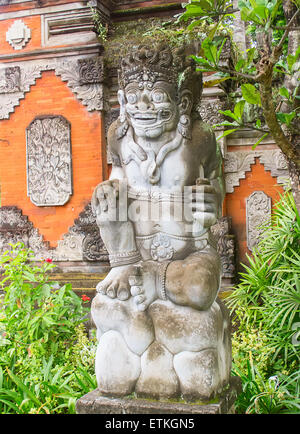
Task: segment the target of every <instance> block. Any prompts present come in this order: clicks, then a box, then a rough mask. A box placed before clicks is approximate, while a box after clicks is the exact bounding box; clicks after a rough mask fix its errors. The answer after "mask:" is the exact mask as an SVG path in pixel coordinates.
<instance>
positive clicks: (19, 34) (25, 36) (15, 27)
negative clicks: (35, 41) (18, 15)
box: [6, 20, 31, 50]
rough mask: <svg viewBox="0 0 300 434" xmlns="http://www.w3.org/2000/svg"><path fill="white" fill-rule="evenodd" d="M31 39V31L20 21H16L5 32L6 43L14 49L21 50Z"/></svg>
mask: <svg viewBox="0 0 300 434" xmlns="http://www.w3.org/2000/svg"><path fill="white" fill-rule="evenodd" d="M30 38H31V30H30V28H29V27H27V26H26V24H25V23H24V22H23V21H22V20H16V21H14V22H13V24H12V25H11V26H10V28H9V29H8V30H7V32H6V41H7V42H8V43H9V44H10V45H11V46H12V47H13V48H14V49H15V50H22V48H24V47H25V45H26V44H27V42H28V41H29V39H30Z"/></svg>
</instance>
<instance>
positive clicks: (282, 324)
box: [227, 192, 300, 412]
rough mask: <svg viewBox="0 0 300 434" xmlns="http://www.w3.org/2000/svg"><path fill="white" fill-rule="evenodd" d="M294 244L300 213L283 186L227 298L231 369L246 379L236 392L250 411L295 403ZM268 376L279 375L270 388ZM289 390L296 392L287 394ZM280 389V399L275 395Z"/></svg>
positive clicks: (297, 275) (297, 290) (298, 280)
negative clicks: (240, 391) (231, 319)
mask: <svg viewBox="0 0 300 434" xmlns="http://www.w3.org/2000/svg"><path fill="white" fill-rule="evenodd" d="M299 246H300V218H299V215H298V213H297V209H296V206H295V203H294V200H293V197H292V195H291V193H289V192H288V193H285V194H284V195H283V196H282V197H281V199H280V201H279V202H278V203H277V204H276V208H275V210H274V212H273V214H272V219H271V222H270V224H269V225H267V226H266V227H265V230H264V233H263V235H262V238H261V240H260V242H259V244H258V246H257V248H256V250H254V252H253V256H252V257H250V256H248V259H249V265H247V266H246V265H244V268H245V272H243V273H241V279H240V282H239V284H238V285H237V286H236V288H235V290H234V291H233V292H232V294H231V295H230V296H229V297H228V299H227V305H228V306H229V308H230V309H231V313H232V314H233V315H234V321H235V322H236V323H237V324H238V326H239V328H238V331H236V332H235V333H234V334H233V359H234V367H235V371H236V372H237V373H238V375H240V376H241V377H242V380H243V382H244V384H247V387H245V388H244V391H243V394H244V395H243V396H242V397H241V398H240V405H241V408H242V409H243V410H246V409H245V405H246V404H245V402H248V406H249V405H250V404H249V403H250V402H251V406H250V407H249V409H248V411H250V409H251V411H252V412H253V411H257V412H284V411H286V410H293V411H295V410H296V409H297V408H298V407H299V379H300V371H299V362H300V354H299V346H298V342H296V340H295V339H293V337H294V336H295V334H296V333H297V325H300V323H299V318H300V315H299V313H300V255H299V250H300V249H299ZM249 360H250V361H251V363H250V365H249ZM249 366H250V367H251V369H250V367H249ZM250 374H251V375H250ZM274 376H277V377H278V378H279V379H280V380H279V383H278V384H279V386H280V387H279V386H278V388H277V389H276V390H273V389H272V387H271V383H270V382H269V380H268V379H269V378H270V377H271V378H272V377H274ZM284 376H285V378H284V380H283V377H284ZM292 378H293V379H294V380H293V381H292V380H291V379H292ZM272 384H273V383H272ZM249 385H250V386H251V387H250V386H249ZM293 385H294V386H293ZM293 391H294V393H298V395H294V397H293V395H292V393H293ZM281 392H282V393H284V396H285V400H284V405H283V404H282V402H283V401H282V400H280V399H279V400H277V401H278V403H277V401H276V399H277V398H278V396H281V395H280V393H281ZM273 395H274V396H273ZM250 397H251V399H250ZM271 398H272V399H271ZM279 401H280V402H279ZM268 403H269V404H268ZM297 406H298V407H297ZM247 408H248V407H247Z"/></svg>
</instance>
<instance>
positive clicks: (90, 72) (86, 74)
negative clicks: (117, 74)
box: [78, 57, 104, 85]
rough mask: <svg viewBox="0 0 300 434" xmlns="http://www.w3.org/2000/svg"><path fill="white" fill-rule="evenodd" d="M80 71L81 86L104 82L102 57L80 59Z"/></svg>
mask: <svg viewBox="0 0 300 434" xmlns="http://www.w3.org/2000/svg"><path fill="white" fill-rule="evenodd" d="M78 70H79V84H80V85H84V84H91V83H102V82H103V77H104V71H103V62H102V60H101V58H100V57H91V58H89V59H78Z"/></svg>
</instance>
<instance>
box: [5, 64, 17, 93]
mask: <svg viewBox="0 0 300 434" xmlns="http://www.w3.org/2000/svg"><path fill="white" fill-rule="evenodd" d="M19 91H20V67H19V66H11V67H8V68H4V69H2V71H0V94H2V93H14V92H19Z"/></svg>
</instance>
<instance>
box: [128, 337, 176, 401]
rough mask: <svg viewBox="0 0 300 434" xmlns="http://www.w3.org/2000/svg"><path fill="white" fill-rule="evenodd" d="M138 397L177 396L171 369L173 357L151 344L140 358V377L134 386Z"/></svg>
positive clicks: (157, 345)
mask: <svg viewBox="0 0 300 434" xmlns="http://www.w3.org/2000/svg"><path fill="white" fill-rule="evenodd" d="M135 390H136V393H137V395H138V396H139V395H140V396H151V397H153V398H157V399H160V398H173V397H176V396H178V394H179V382H178V378H177V375H176V373H175V371H174V368H173V355H172V354H171V353H170V352H169V351H168V350H167V349H166V348H164V347H163V346H162V345H160V344H159V343H157V342H153V344H151V345H150V347H149V348H148V349H147V350H146V351H145V352H144V354H143V355H142V357H141V375H140V378H139V379H138V382H137V385H136V389H135Z"/></svg>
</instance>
